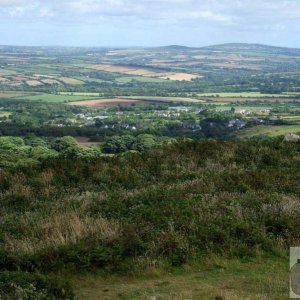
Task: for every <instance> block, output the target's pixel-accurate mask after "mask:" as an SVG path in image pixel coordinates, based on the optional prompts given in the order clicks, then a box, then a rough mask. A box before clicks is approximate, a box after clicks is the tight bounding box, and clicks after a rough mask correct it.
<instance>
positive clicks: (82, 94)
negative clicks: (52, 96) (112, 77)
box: [57, 92, 102, 97]
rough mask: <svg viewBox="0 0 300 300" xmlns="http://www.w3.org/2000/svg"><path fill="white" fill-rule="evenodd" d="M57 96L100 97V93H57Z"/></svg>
mask: <svg viewBox="0 0 300 300" xmlns="http://www.w3.org/2000/svg"><path fill="white" fill-rule="evenodd" d="M57 95H62V96H84V97H101V96H102V94H101V93H88V92H74V93H70V92H58V93H57Z"/></svg>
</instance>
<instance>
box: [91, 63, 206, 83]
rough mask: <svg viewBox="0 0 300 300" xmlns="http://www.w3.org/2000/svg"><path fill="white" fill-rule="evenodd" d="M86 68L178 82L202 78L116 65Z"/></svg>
mask: <svg viewBox="0 0 300 300" xmlns="http://www.w3.org/2000/svg"><path fill="white" fill-rule="evenodd" d="M87 67H88V68H91V69H94V70H98V71H105V72H111V73H121V74H126V75H135V76H143V77H151V78H152V77H153V78H160V79H165V80H174V81H176V80H178V81H183V80H186V81H191V80H192V79H196V78H201V77H202V76H199V75H194V74H187V73H176V72H163V71H159V70H158V71H154V70H151V69H143V68H135V67H127V66H118V65H106V64H97V65H88V66H87Z"/></svg>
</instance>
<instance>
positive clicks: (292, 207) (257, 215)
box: [0, 139, 300, 299]
mask: <svg viewBox="0 0 300 300" xmlns="http://www.w3.org/2000/svg"><path fill="white" fill-rule="evenodd" d="M299 153H300V148H299V143H282V140H281V139H273V140H267V141H258V140H257V141H255V140H254V141H252V142H251V141H249V142H233V141H232V142H216V141H206V142H181V143H177V144H174V145H171V146H165V147H162V148H160V149H157V150H151V151H148V152H145V153H143V154H138V153H127V154H125V155H119V156H114V157H103V158H98V159H88V158H87V159H84V158H82V159H73V160H67V159H65V160H62V159H60V160H58V159H49V160H47V161H45V162H43V163H42V164H41V165H38V166H36V167H32V168H28V167H23V168H22V167H18V168H17V169H14V170H5V169H3V170H2V171H1V173H0V186H1V190H2V193H1V199H0V200H1V203H2V205H1V209H0V210H1V211H0V213H1V216H2V224H3V226H1V232H0V235H1V239H2V241H3V243H1V244H0V247H1V248H0V253H1V256H0V268H1V272H0V278H4V279H5V278H6V279H5V280H4V279H3V280H4V281H3V283H2V284H0V294H1V293H2V295H3V293H8V295H14V293H16V290H15V288H14V286H10V285H9V282H15V283H16V285H19V286H21V287H22V288H24V289H26V288H29V287H28V285H29V283H32V282H38V283H35V285H36V288H37V291H40V292H42V291H41V289H42V288H44V292H43V293H46V294H47V295H48V297H50V295H56V299H66V298H68V297H71V294H72V292H71V290H70V288H68V285H67V284H66V283H65V280H64V276H62V275H61V274H66V273H73V274H80V272H86V271H88V272H91V271H96V270H98V271H99V272H101V274H102V275H104V274H115V273H116V272H118V273H119V274H128V272H129V273H130V274H139V273H142V272H145V271H147V270H150V269H152V271H153V270H154V269H155V268H156V269H161V270H167V269H170V270H171V269H173V268H176V267H180V266H181V267H182V266H191V267H192V266H195V264H197V263H198V264H201V261H202V260H205V259H207V258H208V257H210V256H217V257H219V258H220V259H221V260H222V259H223V258H226V259H236V260H238V261H242V260H245V259H250V260H251V258H256V259H258V258H263V257H266V258H267V257H269V258H273V259H275V260H277V261H278V260H280V259H281V258H282V259H286V257H287V253H288V249H289V245H291V244H292V243H293V241H295V240H298V239H299V228H300V223H299V220H300V218H299V217H300V216H299V211H300V210H299V196H300V189H299V180H300V173H299V170H300V168H299V161H300V158H299ZM280 257H281V258H280ZM277 268H278V270H277V272H278V273H280V272H281V271H283V269H284V267H283V265H282V264H279V265H278V266H277ZM282 268H283V269H282ZM232 270H233V269H232ZM25 272H29V273H25ZM234 272H236V271H234ZM41 273H42V274H44V275H41ZM49 273H50V274H49ZM99 276H100V274H99ZM211 276H212V273H211ZM244 276H245V280H247V276H251V274H250V273H248V275H247V273H244ZM264 276H265V275H264ZM37 278H39V279H38V281H36V280H37ZM47 278H51V281H49V280H48V281H47ZM264 278H265V277H264ZM268 278H269V277H268ZM75 279H76V278H75ZM45 280H46V282H48V283H47V284H46V283H45ZM99 280H100V279H99ZM264 280H265V279H264ZM5 282H6V283H5ZM201 282H203V281H201V280H200V281H199V283H200V284H201ZM251 282H252V284H253V285H252V286H250V290H255V286H254V285H255V281H251ZM75 286H76V288H77V289H78V285H75ZM73 287H74V286H73ZM63 289H64V290H65V291H68V295H67V294H65V295H64V294H63V292H62V290H63ZM213 291H214V292H216V291H215V290H213ZM77 292H78V291H77ZM240 292H242V291H236V293H237V294H236V296H237V297H238V294H239V293H240ZM272 292H273V291H271V290H270V291H269V292H268V291H267V290H264V293H266V295H270V293H272ZM277 292H278V293H279V294H280V293H281V294H280V295H281V296H282V295H283V294H282V293H283V292H282V291H281V292H280V291H277ZM277 292H276V293H277ZM32 293H34V292H33V291H32ZM242 293H243V295H244V296H245V297H246V296H249V295H251V293H250V292H249V293H248V294H247V291H243V292H242ZM268 293H269V294H268ZM148 295H149V294H148ZM240 295H241V294H240ZM11 297H13V296H11ZM279 298H280V297H279ZM43 299H44V298H43ZM45 299H48V298H45ZM126 299H127V298H126ZM128 299H132V298H130V297H129V298H128Z"/></svg>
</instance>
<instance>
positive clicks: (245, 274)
mask: <svg viewBox="0 0 300 300" xmlns="http://www.w3.org/2000/svg"><path fill="white" fill-rule="evenodd" d="M288 284H289V272H288V262H287V260H284V259H281V258H279V259H277V260H275V259H265V260H263V259H259V260H257V261H255V262H254V261H253V262H249V261H248V262H242V261H239V260H225V259H222V258H212V259H211V260H210V261H209V260H207V261H205V262H203V263H202V264H201V265H200V264H199V267H196V266H193V267H185V269H177V270H171V271H170V272H166V271H159V270H152V272H150V273H149V274H148V275H145V274H141V275H138V274H137V275H132V276H126V277H125V276H123V277H122V276H105V277H104V276H103V277H102V276H99V275H96V274H94V275H90V274H89V275H82V276H76V277H73V285H74V288H75V292H76V294H77V297H78V299H79V300H96V299H102V300H110V299H122V300H133V299H136V300H137V299H140V300H142V299H150V297H151V296H156V297H157V298H156V299H178V300H179V299H180V300H189V299H191V300H192V299H218V298H217V297H220V299H230V300H235V299H236V300H238V299H250V300H252V299H257V300H259V299H273V300H276V299H278V300H279V299H280V300H282V299H288Z"/></svg>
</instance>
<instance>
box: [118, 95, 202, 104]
mask: <svg viewBox="0 0 300 300" xmlns="http://www.w3.org/2000/svg"><path fill="white" fill-rule="evenodd" d="M123 98H125V99H135V100H141V101H158V102H190V103H204V102H205V101H204V100H199V99H194V98H188V97H156V96H131V97H123Z"/></svg>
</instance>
